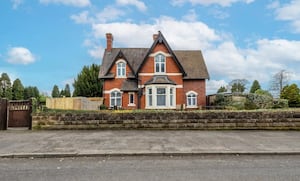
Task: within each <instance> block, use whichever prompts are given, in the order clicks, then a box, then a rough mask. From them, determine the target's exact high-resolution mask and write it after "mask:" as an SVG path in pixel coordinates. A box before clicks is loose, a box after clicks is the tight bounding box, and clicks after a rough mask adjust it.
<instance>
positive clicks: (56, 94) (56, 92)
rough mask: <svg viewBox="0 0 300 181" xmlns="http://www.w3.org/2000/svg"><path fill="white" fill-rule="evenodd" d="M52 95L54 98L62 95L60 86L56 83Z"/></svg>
mask: <svg viewBox="0 0 300 181" xmlns="http://www.w3.org/2000/svg"><path fill="white" fill-rule="evenodd" d="M51 96H52V97H53V98H55V97H59V96H60V93H59V88H58V86H57V85H54V86H53V89H52V93H51Z"/></svg>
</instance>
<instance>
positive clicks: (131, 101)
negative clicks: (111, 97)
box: [128, 92, 135, 106]
mask: <svg viewBox="0 0 300 181" xmlns="http://www.w3.org/2000/svg"><path fill="white" fill-rule="evenodd" d="M128 97H129V100H128V106H135V103H134V93H133V92H129V93H128Z"/></svg>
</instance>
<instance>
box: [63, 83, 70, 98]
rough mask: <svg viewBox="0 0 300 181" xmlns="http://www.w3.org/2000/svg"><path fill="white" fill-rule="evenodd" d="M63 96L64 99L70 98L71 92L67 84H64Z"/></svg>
mask: <svg viewBox="0 0 300 181" xmlns="http://www.w3.org/2000/svg"><path fill="white" fill-rule="evenodd" d="M64 94H65V96H66V97H71V90H70V86H69V84H66V86H65V90H64Z"/></svg>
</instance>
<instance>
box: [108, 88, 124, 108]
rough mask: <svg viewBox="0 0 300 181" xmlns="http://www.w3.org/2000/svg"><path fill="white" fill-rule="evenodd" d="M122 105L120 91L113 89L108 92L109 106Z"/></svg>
mask: <svg viewBox="0 0 300 181" xmlns="http://www.w3.org/2000/svg"><path fill="white" fill-rule="evenodd" d="M114 106H117V107H121V106H122V94H121V92H120V91H116V90H115V91H113V92H111V93H110V107H114Z"/></svg>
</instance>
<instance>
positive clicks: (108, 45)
mask: <svg viewBox="0 0 300 181" xmlns="http://www.w3.org/2000/svg"><path fill="white" fill-rule="evenodd" d="M113 40H114V37H113V35H112V34H111V33H106V51H108V52H111V50H112V48H113Z"/></svg>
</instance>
